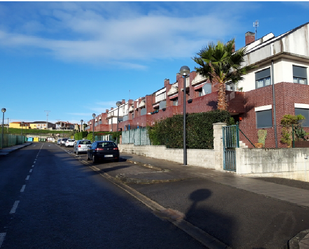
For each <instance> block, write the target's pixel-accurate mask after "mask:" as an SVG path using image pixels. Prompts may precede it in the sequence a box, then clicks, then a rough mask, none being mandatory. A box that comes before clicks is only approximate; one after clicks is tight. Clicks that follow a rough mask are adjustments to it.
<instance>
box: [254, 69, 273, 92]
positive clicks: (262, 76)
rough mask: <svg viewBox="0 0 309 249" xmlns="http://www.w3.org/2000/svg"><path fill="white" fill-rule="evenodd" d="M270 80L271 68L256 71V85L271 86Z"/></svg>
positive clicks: (258, 86) (257, 86)
mask: <svg viewBox="0 0 309 249" xmlns="http://www.w3.org/2000/svg"><path fill="white" fill-rule="evenodd" d="M270 84H271V81H270V68H267V69H264V70H262V71H259V72H256V73H255V87H256V88H261V87H264V86H269V85H270Z"/></svg>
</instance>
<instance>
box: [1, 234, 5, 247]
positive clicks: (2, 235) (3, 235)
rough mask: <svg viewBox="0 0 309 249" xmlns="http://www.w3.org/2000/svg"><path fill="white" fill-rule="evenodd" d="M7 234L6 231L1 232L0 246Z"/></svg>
mask: <svg viewBox="0 0 309 249" xmlns="http://www.w3.org/2000/svg"><path fill="white" fill-rule="evenodd" d="M5 235H6V233H0V248H1V246H2V243H3V241H4V238H5Z"/></svg>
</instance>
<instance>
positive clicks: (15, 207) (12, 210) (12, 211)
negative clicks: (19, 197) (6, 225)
mask: <svg viewBox="0 0 309 249" xmlns="http://www.w3.org/2000/svg"><path fill="white" fill-rule="evenodd" d="M18 204H19V201H15V202H14V205H13V207H12V209H11V211H10V214H15V212H16V209H17V207H18Z"/></svg>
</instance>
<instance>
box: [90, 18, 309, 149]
mask: <svg viewBox="0 0 309 249" xmlns="http://www.w3.org/2000/svg"><path fill="white" fill-rule="evenodd" d="M245 41H246V45H245V47H246V55H245V63H246V65H254V66H255V69H254V70H252V71H251V72H249V73H248V74H247V75H245V76H244V80H242V81H240V82H238V83H237V84H235V85H234V84H230V85H227V86H226V96H227V102H228V111H229V112H230V113H231V115H232V116H233V117H234V119H235V121H239V127H240V129H241V130H242V131H243V133H244V134H245V135H246V136H247V137H248V138H249V140H250V141H252V142H253V143H256V142H257V141H258V136H257V132H258V130H259V129H265V130H267V139H266V144H265V145H266V147H276V146H277V147H284V145H282V144H280V142H279V141H280V135H281V127H280V120H281V118H282V117H283V115H285V114H293V115H294V114H302V115H304V116H305V117H306V120H305V122H304V123H303V126H304V127H305V129H306V130H307V129H309V86H308V80H307V75H308V66H309V43H308V41H309V23H306V24H304V25H301V26H299V27H297V28H295V29H293V30H291V31H288V32H286V33H284V34H282V35H280V36H278V37H275V36H274V34H272V33H270V34H267V35H266V36H263V37H262V38H260V39H255V34H254V33H252V32H247V33H246V34H245ZM183 81H184V80H183V78H182V77H181V75H180V74H179V73H177V74H176V82H174V83H170V80H169V79H165V80H164V86H163V88H161V89H159V90H158V91H156V92H154V93H153V94H151V95H146V96H145V97H141V98H139V99H136V100H129V101H127V102H125V100H122V103H121V105H120V106H119V107H116V108H111V110H106V113H102V114H100V115H98V116H96V118H95V119H94V120H90V121H89V122H88V125H89V126H88V129H90V130H92V124H93V122H94V124H95V127H94V130H95V131H116V130H117V117H118V111H119V124H118V126H119V129H122V130H127V129H132V128H137V127H146V126H147V125H153V124H154V123H155V122H156V121H158V120H160V119H164V118H167V117H171V116H173V115H175V114H182V112H183V100H184V98H183V88H184V82H183ZM185 89H186V112H187V113H197V112H207V111H211V110H215V109H217V100H218V94H217V90H216V84H211V83H210V82H208V81H207V80H206V79H205V78H204V77H202V76H201V75H199V74H197V73H196V72H194V71H192V72H191V73H190V75H189V77H188V78H187V80H186V84H185ZM306 127H308V128H306ZM307 131H309V130H307ZM240 138H241V140H242V141H243V142H245V143H246V144H247V145H248V146H249V147H252V146H251V145H250V144H249V142H248V140H246V138H245V137H244V136H243V135H242V134H241V137H240Z"/></svg>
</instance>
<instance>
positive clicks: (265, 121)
mask: <svg viewBox="0 0 309 249" xmlns="http://www.w3.org/2000/svg"><path fill="white" fill-rule="evenodd" d="M272 126H273V125H272V110H271V109H270V110H264V111H257V112H256V127H257V128H269V127H272Z"/></svg>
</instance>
